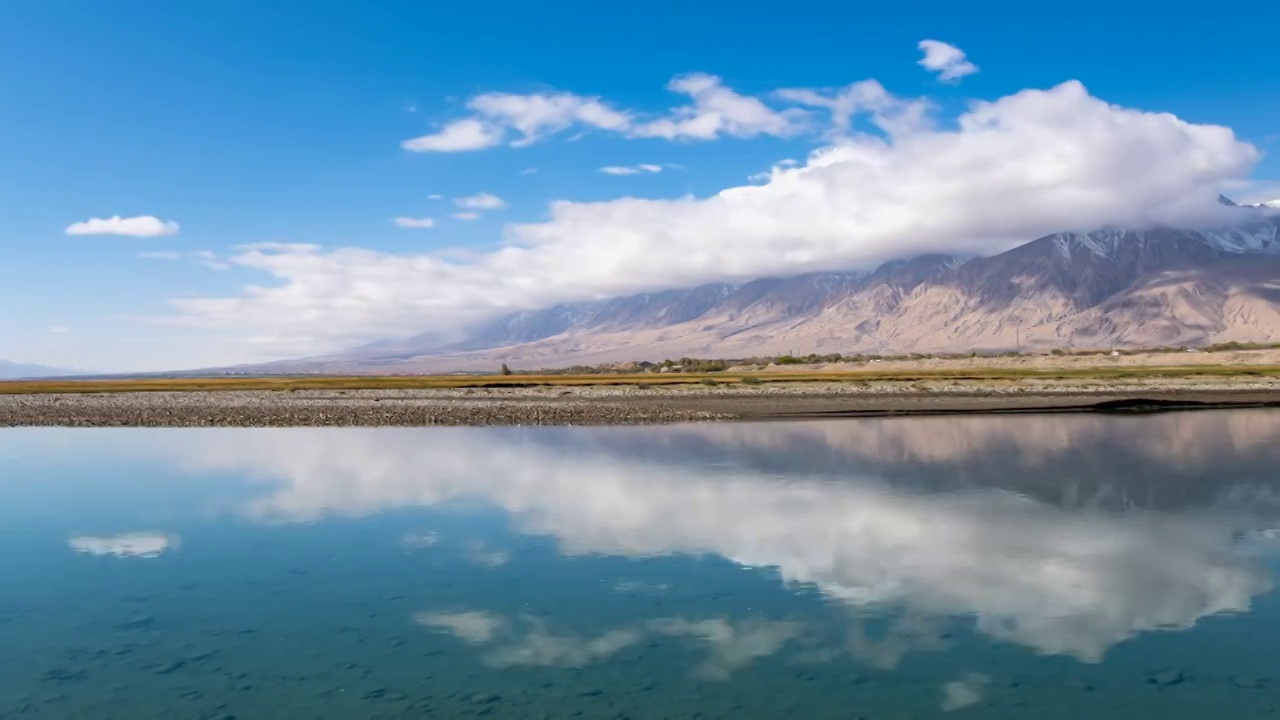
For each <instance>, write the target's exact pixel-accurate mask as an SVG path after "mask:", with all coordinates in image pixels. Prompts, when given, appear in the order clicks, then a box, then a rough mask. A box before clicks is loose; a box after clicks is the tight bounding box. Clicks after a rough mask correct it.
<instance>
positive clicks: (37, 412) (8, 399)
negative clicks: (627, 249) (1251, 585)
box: [0, 377, 1280, 427]
mask: <svg viewBox="0 0 1280 720" xmlns="http://www.w3.org/2000/svg"><path fill="white" fill-rule="evenodd" d="M1148 401H1154V402H1148ZM1161 403H1164V404H1166V405H1167V404H1170V403H1172V404H1173V406H1176V407H1218V406H1264V405H1277V406H1280V380H1275V379H1271V378H1266V377H1259V378H1249V379H1239V378H1230V379H1221V380H1217V379H1215V380H1208V381H1206V380H1202V379H1188V380H1179V379H1159V380H1150V381H1132V382H1124V383H1115V382H1104V381H1097V380H1095V381H1081V380H1061V381H1049V380H1034V381H1017V382H1014V381H1010V382H1004V383H997V382H991V381H982V382H978V381H975V382H957V381H942V380H939V381H930V382H914V383H903V382H864V383H854V382H814V383H764V384H760V385H741V384H739V385H727V384H726V385H720V386H701V385H695V386H658V387H654V386H646V387H642V386H635V385H630V386H577V387H564V386H544V387H525V388H489V389H486V388H473V389H432V390H298V391H233V390H218V391H191V392H112V393H61V394H33V395H0V426H9V427H13V426H67V427H221V426H241V427H290V426H427V425H639V424H656V423H676V422H707V421H717V420H765V419H784V418H804V417H835V416H874V415H896V414H938V413H987V412H1068V411H1089V410H1115V409H1130V410H1132V409H1135V406H1140V408H1138V409H1163V406H1161V405H1160V404H1161Z"/></svg>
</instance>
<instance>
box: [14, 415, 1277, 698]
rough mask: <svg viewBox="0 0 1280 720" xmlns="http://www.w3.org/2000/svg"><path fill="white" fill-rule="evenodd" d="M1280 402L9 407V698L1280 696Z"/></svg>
mask: <svg viewBox="0 0 1280 720" xmlns="http://www.w3.org/2000/svg"><path fill="white" fill-rule="evenodd" d="M1278 460H1280V413H1277V412H1272V411H1212V412H1199V413H1185V414H1166V415H1159V416H1149V417H1107V416H1089V415H1078V416H1016V417H1015V416H1006V417H999V416H988V417H963V418H889V419H867V420H845V421H838V422H806V423H761V424H729V425H698V426H675V427H648V428H591V429H581V428H538V429H519V428H514V429H513V428H506V429H500V428H457V429H443V428H429V429H348V428H343V429H299V430H288V429H225V430H210V429H196V430H66V429H14V430H0V541H2V542H3V547H4V550H3V552H0V718H6V719H7V718H86V719H88V718H93V719H95V720H96V719H100V718H128V719H130V720H142V719H145V718H165V719H166V720H167V719H170V718H230V717H236V718H240V719H241V720H246V719H248V718H291V719H292V718H339V719H346V718H352V719H355V718H428V717H429V718H454V717H463V718H465V717H478V716H484V717H490V718H526V717H529V718H543V717H545V718H564V717H575V716H577V717H586V718H770V719H772V718H782V717H796V718H814V719H817V718H928V717H956V718H960V717H983V718H1014V717H1018V718H1024V717H1037V718H1080V717H1090V718H1145V717H1151V718H1203V717H1208V716H1217V717H1230V718H1252V717H1270V716H1272V715H1274V714H1280V701H1278V700H1277V698H1280V595H1278V594H1277V593H1276V592H1275V590H1274V584H1275V575H1276V566H1277V557H1280V477H1277V469H1276V468H1280V463H1278V462H1277V461H1278Z"/></svg>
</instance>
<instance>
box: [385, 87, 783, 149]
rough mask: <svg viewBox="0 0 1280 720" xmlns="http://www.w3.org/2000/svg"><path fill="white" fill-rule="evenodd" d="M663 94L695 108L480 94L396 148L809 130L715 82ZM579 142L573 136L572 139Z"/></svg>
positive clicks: (556, 96)
mask: <svg viewBox="0 0 1280 720" xmlns="http://www.w3.org/2000/svg"><path fill="white" fill-rule="evenodd" d="M667 89H668V90H671V91H672V92H677V93H681V94H683V95H688V96H689V97H690V99H691V100H692V103H690V104H688V105H684V106H681V107H677V108H673V109H671V110H670V111H668V112H666V113H663V114H661V115H660V116H659V117H656V118H653V119H648V120H642V119H641V117H642V115H641V114H640V113H637V112H633V111H630V110H619V109H616V108H614V107H613V106H611V105H609V104H608V103H606V102H605V101H603V100H602V99H600V98H598V97H588V96H583V95H575V94H573V93H567V92H544V93H531V94H527V95H521V94H516V93H485V94H482V95H477V96H475V97H473V98H471V100H469V101H468V102H467V108H468V109H469V110H471V112H472V113H473V114H472V115H471V116H470V117H466V118H463V119H461V120H456V121H454V122H452V123H449V124H448V125H445V126H444V127H443V128H442V129H441V130H440V131H439V132H436V133H434V134H431V135H424V136H422V137H418V138H413V139H411V140H406V141H405V142H403V143H401V146H402V147H404V148H405V149H406V150H413V151H418V152H453V151H462V150H480V149H483V148H489V147H493V146H495V145H498V144H500V143H502V142H504V141H505V140H506V139H507V136H508V134H510V133H514V134H515V135H516V137H515V138H514V139H513V140H511V142H510V144H511V146H512V147H524V146H527V145H531V144H533V143H535V142H538V141H539V140H542V139H544V138H546V137H548V136H551V135H554V134H557V133H560V132H563V131H566V130H569V129H572V128H577V129H579V131H581V130H582V129H595V130H603V131H606V132H612V133H617V134H620V135H622V136H624V137H631V138H665V139H667V140H714V139H716V138H718V137H721V136H723V135H727V136H731V137H738V138H750V137H756V136H759V135H772V136H775V137H790V136H793V135H798V134H800V133H802V132H804V131H805V130H806V129H807V127H808V124H807V117H808V114H807V113H806V112H805V111H804V110H801V109H799V108H787V109H782V110H776V109H774V108H771V107H769V106H768V105H767V104H765V103H764V102H763V101H762V100H760V99H759V98H755V97H751V96H748V95H742V94H740V93H738V92H736V91H734V90H733V89H731V88H729V87H727V86H725V85H724V84H723V83H722V82H721V79H720V78H719V77H717V76H715V75H710V74H707V73H689V74H687V75H679V76H676V77H675V78H673V79H672V80H671V81H670V82H669V83H667ZM580 136H581V132H578V133H576V134H575V135H574V136H573V138H571V139H576V138H578V137H580Z"/></svg>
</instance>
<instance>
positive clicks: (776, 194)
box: [178, 82, 1259, 352]
mask: <svg viewBox="0 0 1280 720" xmlns="http://www.w3.org/2000/svg"><path fill="white" fill-rule="evenodd" d="M812 92H814V93H815V94H816V96H817V97H819V98H826V99H829V100H832V102H835V98H837V97H838V95H832V94H824V93H823V92H820V91H812ZM859 92H861V93H870V94H871V95H872V96H874V95H875V93H873V92H871V90H870V89H869V86H864V87H863V88H862V89H861V90H860V91H859ZM843 107H845V106H844V105H841V108H843ZM897 107H915V105H914V104H913V101H909V100H899V99H897V98H882V99H879V100H877V101H876V102H875V103H868V104H867V105H866V106H862V105H858V104H857V103H854V108H853V110H851V112H853V113H855V115H857V114H865V115H866V116H867V117H868V118H869V119H870V120H871V121H872V122H873V123H874V122H876V121H877V118H879V119H880V121H881V122H885V120H884V118H886V117H890V118H897V117H899V116H898V115H894V114H892V113H891V114H890V115H888V116H886V115H884V114H883V113H885V112H886V109H887V110H889V111H891V110H892V109H893V108H897ZM841 112H843V110H842V111H841ZM906 114H907V116H910V115H911V113H910V112H908V113H906ZM887 127H889V128H891V129H890V130H886V131H885V132H884V133H882V134H868V133H860V132H850V133H849V134H848V135H847V136H844V137H840V138H836V139H834V140H833V141H832V142H831V144H829V145H828V146H826V147H824V148H821V149H820V150H818V151H816V152H814V153H813V154H811V155H810V156H809V157H808V158H807V160H806V162H805V164H804V165H802V166H798V167H794V168H787V167H782V166H779V167H775V168H773V169H772V171H771V172H770V175H769V177H768V179H767V182H765V183H763V184H761V185H754V186H742V187H733V188H728V189H726V190H724V191H722V192H719V193H717V194H715V195H711V196H709V197H702V198H698V197H691V196H687V197H680V198H674V199H640V198H633V197H624V198H620V199H617V200H612V201H607V202H589V203H580V202H568V201H559V202H554V203H552V204H551V207H550V213H549V218H548V219H547V220H546V221H544V222H538V223H528V224H515V225H509V226H507V227H506V229H505V237H504V238H503V239H504V240H505V242H504V244H503V246H502V247H500V248H499V249H496V250H492V251H487V252H485V251H475V252H474V253H473V254H472V259H471V260H469V261H458V260H456V259H446V258H443V257H440V256H436V255H395V254H389V253H381V252H376V251H372V250H362V249H357V248H343V249H336V250H330V251H322V250H320V249H319V248H316V247H313V246H301V247H300V248H297V249H271V250H268V249H257V250H253V251H248V252H243V253H241V254H239V255H236V256H234V257H232V258H231V262H233V263H235V264H238V265H241V266H244V267H246V268H250V269H254V270H259V271H261V272H263V273H266V274H267V275H268V276H270V277H271V278H272V279H273V280H274V283H273V284H268V285H265V286H262V287H256V288H254V289H252V290H250V291H247V292H245V293H243V294H241V295H238V296H233V297H222V298H202V299H194V300H182V301H179V302H178V307H179V308H180V310H181V311H182V312H183V313H184V314H185V319H184V320H183V321H184V322H188V323H196V324H202V325H209V326H216V327H228V328H237V327H238V328H242V329H244V330H247V331H251V332H252V333H253V334H254V335H257V336H268V337H275V338H279V339H282V340H289V339H298V342H297V343H295V348H296V349H297V350H299V351H304V352H312V351H316V350H323V349H330V348H337V347H342V346H344V345H347V344H349V343H351V342H354V341H360V340H367V339H377V338H379V337H384V336H387V335H395V334H411V333H417V332H422V331H427V330H435V331H440V332H450V331H454V330H456V329H457V328H458V327H459V326H461V325H464V324H466V323H470V322H476V321H479V320H483V319H486V318H489V317H492V316H494V315H496V314H500V313H504V312H510V311H513V310H519V309H531V308H538V307H545V306H547V305H550V304H554V303H558V302H566V301H575V300H584V299H592V298H599V297H607V296H613V295H620V294H626V293H633V292H641V291H651V290H660V289H664V288H671V287H685V286H691V285H695V284H698V283H703V282H711V281H720V280H742V279H749V278H754V277H759V276H766V275H786V274H797V273H802V272H809V271H818V270H846V269H856V268H864V267H869V266H871V265H874V264H876V263H878V262H881V261H884V260H888V259H894V258H900V257H906V256H913V255H918V254H922V253H927V252H948V253H955V254H990V253H995V252H1000V251H1003V250H1006V249H1009V248H1011V247H1013V246H1015V245H1017V244H1019V243H1022V242H1026V241H1028V240H1031V239H1034V238H1036V237H1040V236H1043V235H1046V234H1050V233H1053V232H1059V231H1064V230H1074V229H1091V228H1097V227H1100V226H1104V225H1108V224H1115V225H1128V226H1147V225H1152V224H1174V225H1185V224H1197V223H1200V224H1211V223H1214V222H1220V221H1221V218H1222V215H1221V213H1222V212H1224V211H1225V210H1226V209H1224V208H1222V207H1220V206H1219V205H1218V204H1217V202H1216V197H1217V193H1218V189H1219V186H1220V185H1221V184H1222V183H1223V182H1224V181H1228V180H1232V179H1239V178H1243V177H1247V176H1248V173H1249V172H1250V170H1251V168H1252V166H1253V165H1254V163H1255V162H1256V161H1257V159H1258V158H1259V152H1258V150H1257V149H1256V148H1254V147H1253V146H1251V145H1249V144H1247V143H1244V142H1241V141H1240V140H1238V139H1237V138H1236V137H1235V136H1234V134H1233V133H1232V132H1231V130H1230V129H1228V128H1224V127H1218V126H1211V125H1198V124H1192V123H1188V122H1185V121H1183V120H1180V119H1179V118H1177V117H1175V116H1173V115H1170V114H1168V113H1156V112H1143V111H1139V110H1133V109H1128V108H1122V107H1118V106H1115V105H1110V104H1108V103H1106V102H1104V101H1102V100H1099V99H1097V98H1095V97H1092V96H1091V95H1090V94H1089V93H1088V92H1087V91H1086V90H1085V88H1084V86H1083V85H1081V84H1080V83H1078V82H1067V83H1063V84H1062V85H1059V86H1057V87H1054V88H1051V89H1048V90H1025V91H1022V92H1019V93H1016V94H1014V95H1010V96H1007V97H1003V98H1000V99H998V100H995V101H992V102H977V103H974V104H973V105H972V106H971V107H970V108H969V109H968V111H966V112H965V113H964V114H962V115H961V116H959V117H958V118H956V119H955V121H954V122H949V123H945V124H941V123H939V124H937V126H934V124H932V123H929V122H924V121H919V122H902V123H893V122H888V123H887ZM302 338H310V339H312V340H311V341H308V342H302V340H301V339H302Z"/></svg>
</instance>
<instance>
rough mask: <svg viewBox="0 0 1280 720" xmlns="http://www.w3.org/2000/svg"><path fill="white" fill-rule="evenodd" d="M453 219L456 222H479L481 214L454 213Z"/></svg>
mask: <svg viewBox="0 0 1280 720" xmlns="http://www.w3.org/2000/svg"><path fill="white" fill-rule="evenodd" d="M452 217H453V219H454V220H479V219H480V213H478V212H456V213H454V214H453V216H452Z"/></svg>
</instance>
